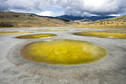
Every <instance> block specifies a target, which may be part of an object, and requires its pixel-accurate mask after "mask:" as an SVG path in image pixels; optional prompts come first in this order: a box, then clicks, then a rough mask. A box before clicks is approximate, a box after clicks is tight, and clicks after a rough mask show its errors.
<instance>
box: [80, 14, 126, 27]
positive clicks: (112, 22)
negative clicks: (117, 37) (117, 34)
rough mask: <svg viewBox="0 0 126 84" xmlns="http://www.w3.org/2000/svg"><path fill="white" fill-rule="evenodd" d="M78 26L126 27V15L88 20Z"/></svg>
mask: <svg viewBox="0 0 126 84" xmlns="http://www.w3.org/2000/svg"><path fill="white" fill-rule="evenodd" d="M78 27H87V28H126V15H124V16H119V17H115V18H109V19H104V20H97V21H94V22H88V23H87V24H82V25H81V26H78Z"/></svg>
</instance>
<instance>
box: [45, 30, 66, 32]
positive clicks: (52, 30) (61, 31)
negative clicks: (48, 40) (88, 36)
mask: <svg viewBox="0 0 126 84" xmlns="http://www.w3.org/2000/svg"><path fill="white" fill-rule="evenodd" d="M43 31H45V32H62V31H68V30H43Z"/></svg>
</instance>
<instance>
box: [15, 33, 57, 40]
mask: <svg viewBox="0 0 126 84" xmlns="http://www.w3.org/2000/svg"><path fill="white" fill-rule="evenodd" d="M53 36H56V35H55V34H32V35H24V36H18V37H16V38H20V39H36V38H45V37H53Z"/></svg>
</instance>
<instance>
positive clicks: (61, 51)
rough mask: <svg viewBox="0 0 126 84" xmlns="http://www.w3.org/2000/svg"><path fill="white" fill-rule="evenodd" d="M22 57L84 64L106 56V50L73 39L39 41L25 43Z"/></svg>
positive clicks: (42, 60) (52, 62) (36, 60)
mask: <svg viewBox="0 0 126 84" xmlns="http://www.w3.org/2000/svg"><path fill="white" fill-rule="evenodd" d="M21 55H22V56H23V58H25V59H28V60H31V61H35V62H42V63H49V64H63V65H72V64H86V63H90V62H95V61H98V60H100V59H102V58H103V57H105V56H107V51H106V50H105V49H104V48H102V47H100V46H97V45H94V44H91V43H88V42H84V41H75V40H51V41H41V42H35V43H30V44H27V45H25V46H24V47H23V48H22V49H21Z"/></svg>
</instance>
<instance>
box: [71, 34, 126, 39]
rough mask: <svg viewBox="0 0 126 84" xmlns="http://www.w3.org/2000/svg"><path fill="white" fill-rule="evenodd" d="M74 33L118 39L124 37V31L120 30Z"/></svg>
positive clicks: (125, 36) (125, 35) (125, 37)
mask: <svg viewBox="0 0 126 84" xmlns="http://www.w3.org/2000/svg"><path fill="white" fill-rule="evenodd" d="M74 34H75V35H81V36H95V37H104V38H106V37H107V38H119V39H126V33H120V32H80V33H74Z"/></svg>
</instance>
